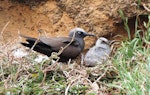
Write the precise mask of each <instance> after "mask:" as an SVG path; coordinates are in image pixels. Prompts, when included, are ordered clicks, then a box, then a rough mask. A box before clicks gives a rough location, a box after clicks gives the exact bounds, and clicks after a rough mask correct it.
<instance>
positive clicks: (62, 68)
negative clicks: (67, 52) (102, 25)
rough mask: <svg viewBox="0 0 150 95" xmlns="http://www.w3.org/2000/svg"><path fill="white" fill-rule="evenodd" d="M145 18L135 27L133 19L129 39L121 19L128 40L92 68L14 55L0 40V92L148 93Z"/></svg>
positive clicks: (149, 52)
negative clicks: (139, 26) (141, 25)
mask: <svg viewBox="0 0 150 95" xmlns="http://www.w3.org/2000/svg"><path fill="white" fill-rule="evenodd" d="M120 13H121V14H122V12H121V11H120ZM122 17H124V16H123V14H122ZM148 20H149V21H148V22H145V23H144V29H143V30H141V29H140V30H139V29H138V23H137V22H138V21H137V19H136V21H135V26H136V28H135V30H136V32H135V36H134V38H133V39H131V34H130V30H129V27H128V24H127V21H128V20H127V18H125V20H124V21H125V22H124V24H125V29H127V32H128V36H129V40H126V41H123V42H121V46H120V47H119V48H118V49H117V51H115V53H114V55H113V56H112V57H111V58H110V60H108V61H107V62H106V63H105V64H102V65H100V66H96V67H93V68H90V67H85V66H83V65H82V64H81V65H78V64H77V63H76V62H73V63H71V62H68V63H67V64H61V63H57V62H53V61H52V59H51V58H49V59H48V60H46V59H45V60H43V61H42V62H40V63H38V62H36V61H35V58H36V57H37V53H34V52H31V53H30V54H29V55H27V56H25V57H22V58H14V56H13V55H12V52H13V51H14V50H13V49H14V47H13V49H10V46H12V44H10V45H8V44H4V43H1V47H0V48H1V49H0V94H6V95H18V94H24V95H43V94H48V95H62V94H65V95H85V94H87V95H102V94H108V93H110V94H114V95H118V94H127V95H150V74H149V73H150V49H149V48H150V16H148ZM141 34H142V35H141ZM8 48H9V49H8ZM81 63H82V62H81Z"/></svg>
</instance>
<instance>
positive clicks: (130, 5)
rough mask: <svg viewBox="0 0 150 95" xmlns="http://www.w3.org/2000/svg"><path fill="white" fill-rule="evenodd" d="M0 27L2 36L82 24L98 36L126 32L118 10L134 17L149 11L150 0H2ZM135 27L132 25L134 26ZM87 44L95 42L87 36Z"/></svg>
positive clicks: (56, 31)
mask: <svg viewBox="0 0 150 95" xmlns="http://www.w3.org/2000/svg"><path fill="white" fill-rule="evenodd" d="M17 1H19V2H17ZM0 2H1V3H0V29H1V30H2V29H3V28H4V26H5V25H6V23H8V22H9V24H8V25H7V27H6V29H5V30H4V31H3V33H2V35H3V38H4V39H5V40H6V39H14V38H16V37H18V30H19V32H20V33H22V34H26V35H31V36H38V34H39V33H38V32H37V31H38V30H42V31H43V32H42V33H43V34H45V32H46V33H47V35H48V36H67V35H68V31H69V30H70V29H72V28H74V27H81V28H83V29H85V30H86V31H88V32H91V33H95V34H96V35H97V36H105V35H109V36H111V35H115V34H118V33H119V34H121V35H127V34H126V32H125V30H124V28H123V25H121V24H120V23H121V22H122V20H121V18H120V16H119V13H118V10H122V11H124V13H125V16H127V17H129V18H132V17H134V16H137V15H143V14H148V13H149V11H148V10H146V9H145V6H146V8H148V4H150V1H148V0H143V1H142V2H141V4H140V6H138V2H136V1H135V0H119V1H118V0H48V1H47V0H43V1H42V2H41V0H22V1H21V0H1V1H0ZM131 28H133V27H131ZM88 39H90V40H88V42H87V43H88V44H87V48H88V47H89V46H90V45H91V44H93V42H94V41H93V40H95V39H92V38H88Z"/></svg>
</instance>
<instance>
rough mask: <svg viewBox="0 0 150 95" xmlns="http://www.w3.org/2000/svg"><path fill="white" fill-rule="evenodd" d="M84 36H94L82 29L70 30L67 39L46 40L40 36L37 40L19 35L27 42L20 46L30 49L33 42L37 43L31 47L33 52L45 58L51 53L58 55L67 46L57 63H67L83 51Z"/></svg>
mask: <svg viewBox="0 0 150 95" xmlns="http://www.w3.org/2000/svg"><path fill="white" fill-rule="evenodd" d="M86 36H95V35H94V34H88V33H87V32H85V30H83V29H82V28H74V29H72V30H70V32H69V37H51V38H47V37H43V36H41V37H39V38H38V39H37V38H32V37H28V36H23V35H21V37H23V38H25V39H26V41H27V43H24V42H21V44H22V45H23V46H25V47H29V48H32V47H33V45H34V44H35V42H37V43H36V44H35V46H34V47H33V50H34V51H37V52H39V53H42V54H44V55H47V56H51V54H52V52H57V53H58V52H59V51H60V49H62V48H64V47H65V46H67V45H68V44H69V45H68V46H67V47H66V48H64V50H63V51H62V53H61V54H60V55H59V57H60V60H59V62H67V61H68V60H69V59H75V58H76V57H77V56H79V55H80V53H81V52H82V51H83V49H84V46H85V42H84V37H86ZM37 40H38V41H37Z"/></svg>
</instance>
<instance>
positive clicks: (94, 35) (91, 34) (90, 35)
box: [86, 33, 96, 37]
mask: <svg viewBox="0 0 150 95" xmlns="http://www.w3.org/2000/svg"><path fill="white" fill-rule="evenodd" d="M86 36H94V37H96V35H95V34H88V33H87V34H86Z"/></svg>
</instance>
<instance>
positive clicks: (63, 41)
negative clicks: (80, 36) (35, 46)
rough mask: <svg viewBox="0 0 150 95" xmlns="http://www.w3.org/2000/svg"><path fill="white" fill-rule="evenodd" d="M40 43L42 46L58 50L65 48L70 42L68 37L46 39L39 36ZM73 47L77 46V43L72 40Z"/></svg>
mask: <svg viewBox="0 0 150 95" xmlns="http://www.w3.org/2000/svg"><path fill="white" fill-rule="evenodd" d="M39 39H40V41H41V42H43V43H44V44H46V45H48V46H50V47H52V48H53V49H56V50H59V49H60V48H61V47H65V46H66V45H67V44H69V43H70V42H71V40H72V38H70V37H51V38H46V37H43V36H41V37H40V38H39ZM71 45H73V46H78V45H79V44H78V42H77V41H76V40H73V42H72V44H71Z"/></svg>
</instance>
